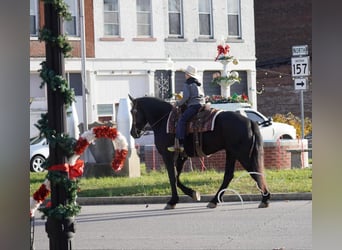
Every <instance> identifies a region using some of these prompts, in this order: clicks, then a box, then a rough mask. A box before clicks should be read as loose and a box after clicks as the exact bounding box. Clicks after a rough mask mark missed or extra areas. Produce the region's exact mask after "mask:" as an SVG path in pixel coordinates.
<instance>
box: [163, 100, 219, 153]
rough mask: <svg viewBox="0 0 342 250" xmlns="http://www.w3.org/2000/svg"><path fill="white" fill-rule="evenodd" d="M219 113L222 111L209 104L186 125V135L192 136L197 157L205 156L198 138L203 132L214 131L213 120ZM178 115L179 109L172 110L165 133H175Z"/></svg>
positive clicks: (179, 113)
mask: <svg viewBox="0 0 342 250" xmlns="http://www.w3.org/2000/svg"><path fill="white" fill-rule="evenodd" d="M220 112H222V110H219V109H215V108H211V107H210V104H205V105H203V106H202V107H201V109H200V110H199V111H198V113H197V114H196V115H195V116H194V117H193V118H192V119H190V121H189V122H188V123H187V126H186V134H191V133H193V134H194V137H193V138H194V145H195V149H196V153H197V155H198V156H206V155H205V154H204V153H203V151H202V148H201V147H202V145H201V139H200V138H201V135H202V133H203V132H207V131H213V130H214V125H215V119H216V117H217V115H218V114H219V113H220ZM180 115H181V109H178V108H173V109H172V111H171V112H170V114H169V117H168V120H167V125H166V132H167V133H169V134H175V133H176V125H177V121H178V119H179V116H180Z"/></svg>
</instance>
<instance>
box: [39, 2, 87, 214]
mask: <svg viewBox="0 0 342 250" xmlns="http://www.w3.org/2000/svg"><path fill="white" fill-rule="evenodd" d="M44 3H45V4H52V5H53V7H54V8H55V10H56V11H57V13H58V16H60V17H62V18H63V19H64V20H68V19H70V18H71V14H70V13H69V11H68V6H67V4H66V3H65V1H64V0H44ZM39 40H40V41H45V43H49V44H50V45H51V46H55V47H56V48H59V49H60V50H61V51H62V53H63V55H64V57H68V56H69V55H68V53H69V52H70V51H71V50H72V48H71V46H70V44H69V43H68V42H67V38H66V36H64V35H59V36H57V37H56V36H54V35H53V34H52V32H51V31H50V30H48V29H47V28H43V29H41V30H40V35H39ZM41 66H42V68H41V69H40V70H39V72H40V77H41V78H42V80H43V81H42V83H41V85H40V88H42V87H43V86H44V85H45V84H46V85H47V87H48V88H49V89H50V90H52V91H58V92H59V94H60V95H62V97H63V102H64V104H65V106H66V108H68V107H70V106H71V104H72V102H73V101H75V93H74V91H73V90H71V89H70V88H69V86H68V82H67V81H66V80H65V79H64V78H63V77H62V76H60V75H56V74H55V72H54V71H53V70H51V69H49V68H48V67H47V65H46V62H42V63H41ZM35 126H36V127H37V128H38V129H39V131H40V134H41V135H44V136H45V137H46V139H47V141H48V142H49V145H51V146H52V147H54V148H57V147H58V148H60V149H61V150H62V152H63V154H64V155H65V156H66V157H69V156H71V155H72V154H73V153H74V146H75V144H76V139H74V138H71V137H69V135H68V134H64V133H57V132H56V131H55V130H54V129H51V128H49V125H48V115H47V113H46V114H42V115H41V119H40V120H38V124H35ZM50 166H51V164H50V162H49V161H48V160H47V161H46V164H45V167H46V168H47V169H49V167H50ZM47 179H48V180H50V183H51V186H55V185H57V184H59V185H63V187H64V188H65V190H66V193H67V201H66V204H65V205H62V204H59V205H58V206H56V207H54V208H52V207H44V208H39V210H40V211H41V212H42V213H43V217H45V216H48V217H53V218H56V219H59V220H61V219H64V218H67V217H73V216H75V215H77V214H78V213H79V212H80V209H81V207H80V206H79V205H77V204H76V195H77V190H78V185H77V181H76V180H70V179H69V178H68V177H67V175H65V173H61V172H58V171H49V172H48V174H47Z"/></svg>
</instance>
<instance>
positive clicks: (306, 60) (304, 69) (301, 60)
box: [291, 56, 310, 77]
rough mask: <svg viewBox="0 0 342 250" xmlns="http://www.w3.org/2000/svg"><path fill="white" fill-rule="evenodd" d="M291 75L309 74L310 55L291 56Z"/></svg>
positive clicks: (301, 75)
mask: <svg viewBox="0 0 342 250" xmlns="http://www.w3.org/2000/svg"><path fill="white" fill-rule="evenodd" d="M291 64H292V77H303V76H309V75H310V57H309V56H303V57H292V58H291Z"/></svg>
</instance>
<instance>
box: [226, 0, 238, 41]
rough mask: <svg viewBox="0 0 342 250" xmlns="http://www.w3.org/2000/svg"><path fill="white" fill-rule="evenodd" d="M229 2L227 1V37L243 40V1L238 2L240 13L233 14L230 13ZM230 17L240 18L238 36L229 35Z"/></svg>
mask: <svg viewBox="0 0 342 250" xmlns="http://www.w3.org/2000/svg"><path fill="white" fill-rule="evenodd" d="M229 1H230V0H227V1H226V3H227V37H228V38H229V39H241V38H242V32H241V1H240V0H236V1H238V13H235V12H234V13H232V12H230V11H229V10H230V8H229ZM230 15H235V16H236V15H237V16H238V24H237V26H238V27H237V30H238V34H237V35H229V16H230Z"/></svg>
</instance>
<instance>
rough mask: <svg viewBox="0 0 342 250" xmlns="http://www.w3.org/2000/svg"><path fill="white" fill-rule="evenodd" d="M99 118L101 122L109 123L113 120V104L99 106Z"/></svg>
mask: <svg viewBox="0 0 342 250" xmlns="http://www.w3.org/2000/svg"><path fill="white" fill-rule="evenodd" d="M97 116H98V120H99V121H100V122H108V121H111V120H113V118H114V109H113V104H97Z"/></svg>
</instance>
